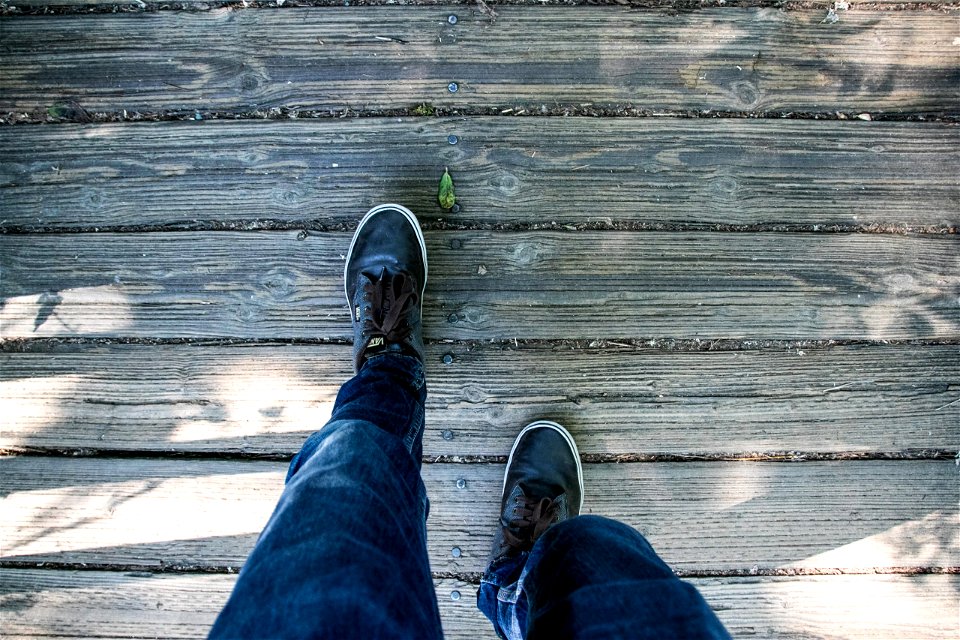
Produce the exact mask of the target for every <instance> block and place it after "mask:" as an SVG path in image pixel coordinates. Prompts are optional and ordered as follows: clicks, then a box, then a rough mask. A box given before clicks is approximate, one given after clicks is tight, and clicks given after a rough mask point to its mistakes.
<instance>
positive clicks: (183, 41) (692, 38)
mask: <svg viewBox="0 0 960 640" xmlns="http://www.w3.org/2000/svg"><path fill="white" fill-rule="evenodd" d="M544 9H545V8H544V7H510V6H503V7H498V9H497V13H498V18H497V20H496V21H495V22H492V21H491V20H490V19H489V18H488V17H487V16H485V15H483V14H482V13H481V12H479V11H472V10H470V9H468V8H467V7H463V6H448V7H443V6H430V7H349V8H346V7H317V8H301V9H286V10H283V11H242V10H232V9H217V10H213V11H209V12H189V13H177V12H158V13H146V14H141V13H137V14H123V13H118V14H105V15H103V14H101V15H91V16H85V17H83V19H78V18H77V17H76V16H24V17H16V18H12V19H9V20H6V21H5V25H4V26H5V28H4V45H5V46H4V48H3V50H2V51H0V68H3V69H4V71H5V72H4V78H3V82H2V84H0V94H2V96H3V97H2V99H0V111H14V112H19V111H34V110H36V111H39V112H41V113H42V112H45V111H46V110H47V109H51V112H52V113H55V114H56V113H59V112H60V110H59V109H58V108H57V107H56V105H57V104H58V103H63V102H70V101H72V102H75V103H78V104H79V106H80V107H81V108H84V109H86V110H88V111H94V112H96V111H110V112H114V113H120V112H122V111H124V110H126V111H127V112H144V111H145V112H165V111H171V110H173V111H183V112H185V113H189V114H192V111H193V110H195V109H198V110H202V111H204V112H207V113H208V115H209V112H210V111H232V112H237V111H240V112H257V111H261V110H265V109H269V108H272V107H284V108H289V109H293V110H343V109H353V110H362V111H368V110H376V109H397V108H399V109H409V108H411V107H413V106H414V105H416V104H418V103H431V104H433V105H435V106H438V107H448V108H470V109H485V108H491V109H492V108H514V109H515V112H517V111H524V110H525V111H526V112H527V113H541V109H543V111H546V112H550V111H552V110H554V109H555V108H558V109H559V110H560V111H561V112H562V110H563V107H573V108H577V107H580V106H581V105H586V106H587V107H598V106H618V105H630V106H633V107H637V108H641V109H646V110H649V111H654V112H656V111H658V110H673V111H686V110H695V111H702V110H714V111H716V110H720V111H732V112H763V111H778V112H795V111H801V112H810V111H815V112H822V113H832V112H834V111H847V112H851V113H858V112H874V113H876V112H938V113H939V112H949V113H956V112H957V100H956V92H955V87H956V86H957V84H958V82H960V67H958V64H957V57H956V48H955V45H954V44H953V40H954V38H955V37H956V28H955V25H956V13H955V12H952V11H950V12H946V13H944V12H942V11H911V12H905V11H898V12H860V11H856V10H852V11H846V12H844V13H843V14H842V18H841V20H840V21H839V22H836V23H834V24H828V23H825V22H824V21H823V18H824V12H823V10H822V9H820V10H809V11H789V12H785V11H781V10H778V9H772V8H766V9H751V8H744V9H739V8H716V9H705V10H702V11H696V12H691V13H674V14H673V15H671V12H666V11H632V10H630V9H629V8H628V7H552V8H550V10H549V11H547V10H544ZM451 13H455V14H457V15H458V16H459V18H460V19H459V21H458V23H457V24H456V25H451V24H449V23H448V22H447V16H448V15H449V14H451ZM557 34H563V37H557ZM278 42H282V43H283V46H282V47H281V46H278ZM450 83H457V90H456V92H452V91H451V90H450ZM70 110H72V111H74V112H76V107H71V108H70Z"/></svg>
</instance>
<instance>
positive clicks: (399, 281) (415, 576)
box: [210, 208, 441, 638]
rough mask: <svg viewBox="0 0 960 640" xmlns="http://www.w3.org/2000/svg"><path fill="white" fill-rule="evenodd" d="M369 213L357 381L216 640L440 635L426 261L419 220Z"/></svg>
mask: <svg viewBox="0 0 960 640" xmlns="http://www.w3.org/2000/svg"><path fill="white" fill-rule="evenodd" d="M404 212H405V213H404ZM371 214H375V215H373V216H372V217H371V215H370V214H368V216H367V217H365V218H364V221H362V222H361V225H360V227H359V228H358V230H357V235H356V236H355V240H354V243H353V244H352V245H351V252H350V256H348V260H347V278H346V279H347V282H348V284H347V291H348V296H347V297H348V301H349V302H350V303H351V311H352V312H353V313H352V315H353V317H354V327H355V339H354V342H355V345H356V349H355V363H356V367H357V369H358V372H357V375H355V376H354V377H353V378H352V379H351V380H349V381H348V382H346V383H345V384H344V385H343V387H342V388H341V389H340V393H339V394H338V396H337V401H336V404H335V408H334V411H333V413H332V415H331V419H330V422H329V423H327V425H326V426H324V428H323V429H321V430H320V431H319V432H317V433H315V434H314V435H312V436H311V437H310V438H308V439H307V441H306V442H305V443H304V446H303V447H302V449H301V451H300V452H299V453H298V454H297V455H296V456H295V457H294V459H293V461H292V462H291V464H290V469H289V472H288V475H287V484H286V488H285V489H284V492H283V495H282V496H281V498H280V501H279V504H278V505H277V508H276V510H275V511H274V513H273V515H272V516H271V518H270V520H269V522H268V523H267V526H266V528H265V529H264V530H263V533H262V534H261V536H260V539H259V540H258V542H257V544H256V546H255V548H254V550H253V552H252V553H251V554H250V557H249V558H248V560H247V562H246V564H245V565H244V567H243V570H242V571H241V573H240V576H239V578H238V581H237V584H236V587H235V589H234V592H233V593H232V594H231V596H230V600H229V601H228V602H227V605H226V607H225V608H224V610H223V611H222V612H221V614H220V616H219V618H218V619H217V622H216V624H215V625H214V627H213V629H212V630H211V634H210V635H211V637H216V638H266V637H269V638H285V637H296V638H312V637H326V638H351V637H356V638H373V637H376V638H410V637H416V638H439V637H440V636H441V628H440V619H439V613H438V610H437V603H436V596H435V592H434V589H433V581H432V578H431V575H430V568H429V561H428V559H427V551H426V522H425V521H426V514H427V510H428V504H427V498H426V492H425V489H424V486H423V481H422V480H421V478H420V459H421V452H422V436H423V407H424V402H425V399H426V385H425V383H424V378H423V364H422V339H421V338H420V333H419V322H420V299H421V296H422V293H423V285H422V283H423V281H424V280H425V278H426V263H425V254H424V258H423V264H422V265H421V264H418V263H417V257H418V256H419V255H420V250H421V248H422V236H421V235H420V233H419V228H417V229H415V230H414V229H413V227H412V225H413V224H415V219H414V220H412V221H411V220H410V217H412V214H409V212H406V210H403V211H400V210H399V208H387V209H383V208H379V211H378V210H377V209H375V210H372V211H371ZM407 214H409V216H408V215H407ZM390 243H393V244H394V245H396V244H397V243H401V244H403V245H404V246H400V247H396V246H390ZM358 263H361V264H360V266H359V267H358ZM411 263H414V264H411ZM351 267H357V268H355V269H354V270H353V273H351ZM351 294H353V295H351ZM354 309H357V310H356V311H354Z"/></svg>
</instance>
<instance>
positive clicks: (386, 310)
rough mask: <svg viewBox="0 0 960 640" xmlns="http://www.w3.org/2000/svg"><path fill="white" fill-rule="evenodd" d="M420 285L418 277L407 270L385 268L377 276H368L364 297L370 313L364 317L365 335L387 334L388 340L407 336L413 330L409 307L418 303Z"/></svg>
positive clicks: (384, 335) (385, 335)
mask: <svg viewBox="0 0 960 640" xmlns="http://www.w3.org/2000/svg"><path fill="white" fill-rule="evenodd" d="M416 289H417V287H416V282H414V279H413V278H412V277H411V276H410V275H408V274H405V273H397V274H390V273H388V272H387V270H386V268H384V269H382V270H381V271H380V275H379V277H377V279H376V280H374V279H372V278H370V277H369V276H367V281H366V282H364V283H363V298H364V301H365V302H366V303H367V304H368V305H369V313H368V314H367V315H366V317H365V318H364V321H363V335H364V336H366V337H371V336H383V338H384V340H385V341H386V342H388V343H394V342H402V341H403V340H405V339H406V338H407V336H409V335H410V333H411V331H413V327H411V326H410V322H409V321H408V320H407V311H408V310H409V308H410V307H412V306H416V304H417V299H418V294H417V290H416Z"/></svg>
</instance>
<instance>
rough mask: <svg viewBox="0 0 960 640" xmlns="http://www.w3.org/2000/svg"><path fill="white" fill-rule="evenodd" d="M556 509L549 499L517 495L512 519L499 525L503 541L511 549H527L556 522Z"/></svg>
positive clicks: (555, 502)
mask: <svg viewBox="0 0 960 640" xmlns="http://www.w3.org/2000/svg"><path fill="white" fill-rule="evenodd" d="M558 507H559V505H558V504H557V501H556V500H551V499H550V498H541V499H540V500H532V499H530V498H528V497H526V496H525V495H523V494H520V495H518V496H517V498H516V505H515V506H514V508H513V515H514V517H513V518H512V519H511V520H510V521H509V522H502V523H501V524H503V538H504V541H505V542H506V543H507V544H508V545H510V546H511V547H516V548H520V549H529V548H530V547H531V546H533V543H534V542H536V541H537V538H539V537H540V536H541V535H543V532H544V531H546V530H547V529H548V528H549V527H550V525H552V524H553V523H554V522H556V519H557V510H558ZM514 531H516V532H517V533H514Z"/></svg>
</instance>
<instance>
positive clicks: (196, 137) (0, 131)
mask: <svg viewBox="0 0 960 640" xmlns="http://www.w3.org/2000/svg"><path fill="white" fill-rule="evenodd" d="M450 135H456V136H457V139H458V140H457V144H456V145H451V144H450V143H449V141H448V136H450ZM958 149H960V132H958V130H957V128H956V127H954V126H952V125H943V124H935V123H931V124H918V123H903V122H874V123H864V122H859V121H857V122H823V121H813V120H788V121H783V120H732V119H715V120H704V119H697V120H675V119H670V120H664V119H659V118H642V119H624V118H616V119H614V118H604V119H598V118H536V119H534V118H517V119H505V118H417V119H409V118H407V119H399V120H398V119H380V118H373V119H368V118H363V119H350V120H341V119H337V120H320V121H316V120H313V121H310V120H294V121H287V122H273V121H268V122H227V121H219V122H204V123H202V124H201V123H171V122H162V123H141V124H107V125H76V126H74V125H65V126H59V127H27V128H22V127H16V128H9V127H8V128H0V186H2V188H0V207H2V209H3V216H2V219H0V227H20V228H28V229H30V228H51V227H53V228H76V227H80V228H92V227H93V228H95V227H104V226H107V227H111V228H117V227H137V226H138V225H152V226H161V227H162V226H181V227H183V226H186V227H190V226H196V225H204V224H205V225H216V226H226V227H228V228H233V227H241V228H242V227H243V226H244V225H245V226H248V227H251V226H252V227H256V226H257V225H258V224H263V222H262V221H263V220H269V221H273V222H274V223H277V222H279V223H285V224H295V223H302V224H304V225H305V226H311V225H316V224H318V223H319V224H321V225H326V226H331V225H334V226H335V225H339V224H345V225H352V224H355V223H356V214H355V212H356V211H357V210H358V209H365V208H369V207H372V206H374V205H375V204H378V203H380V202H384V201H387V202H395V201H396V202H403V203H405V204H407V205H408V206H410V207H411V208H412V209H413V210H414V211H417V212H419V214H420V215H421V216H428V217H432V216H439V217H443V216H444V214H443V212H442V210H441V209H440V208H439V206H438V203H437V200H436V185H437V180H438V176H439V174H440V173H441V172H442V171H443V167H444V166H449V167H450V170H451V171H452V172H453V175H454V177H455V180H456V184H457V195H458V200H459V202H460V204H461V206H462V210H461V211H460V212H459V213H458V214H455V215H452V216H449V217H448V218H447V219H448V220H449V222H451V223H454V224H463V223H464V222H471V223H480V224H497V225H502V224H543V223H550V222H556V223H557V224H573V225H581V226H597V225H608V226H610V225H617V224H641V225H649V226H655V225H660V224H665V225H683V226H685V227H709V226H710V225H735V226H736V225H740V226H755V225H773V226H778V225H807V226H810V225H822V226H831V225H843V226H847V227H851V226H852V227H872V226H877V225H879V226H880V227H881V228H883V227H887V226H891V225H893V226H905V227H908V228H910V227H924V226H937V227H941V228H952V227H957V226H960V217H958V213H957V212H958V211H960V187H958V185H957V183H956V180H954V177H953V173H954V172H953V169H954V168H955V167H956V166H957V165H958V164H960V151H958Z"/></svg>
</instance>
